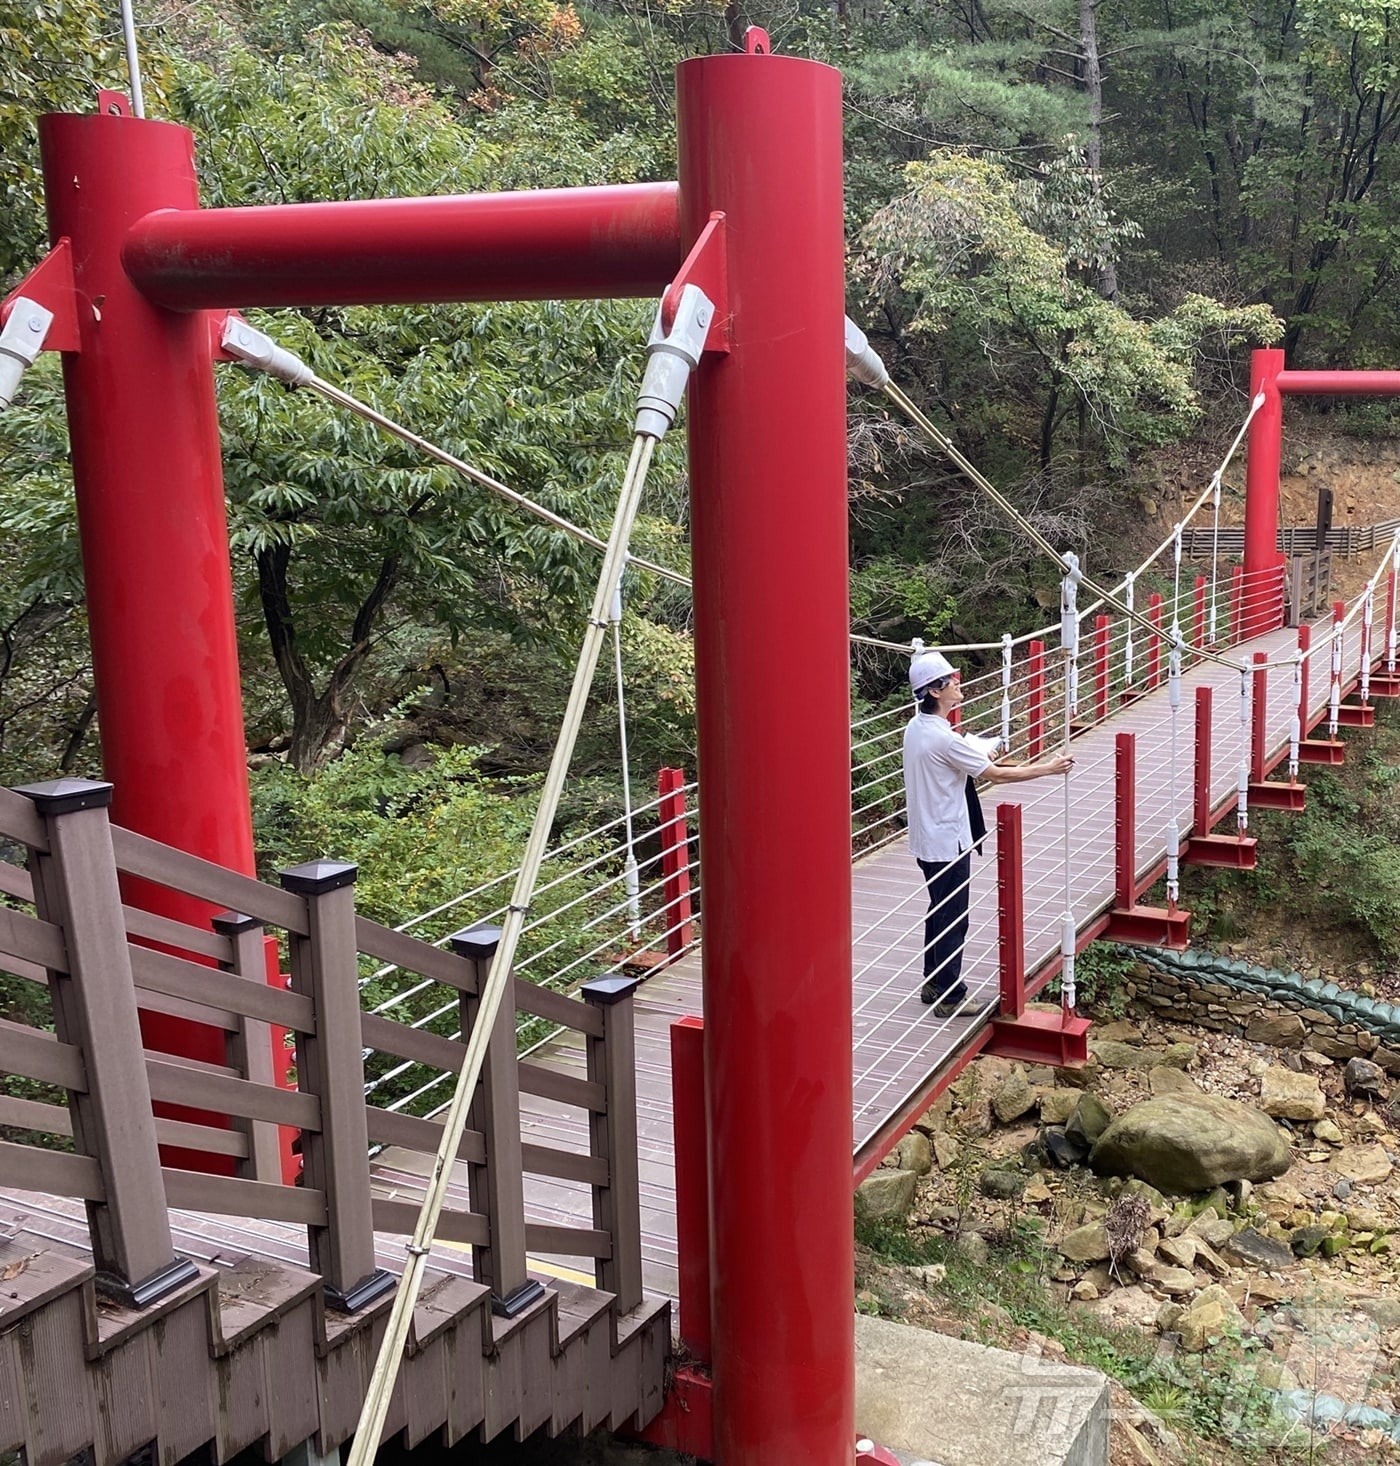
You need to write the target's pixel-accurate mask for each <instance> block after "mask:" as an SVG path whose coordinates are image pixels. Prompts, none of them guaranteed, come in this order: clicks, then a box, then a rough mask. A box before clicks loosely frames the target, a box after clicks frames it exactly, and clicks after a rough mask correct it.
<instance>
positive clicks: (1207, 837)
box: [1181, 685, 1256, 870]
mask: <svg viewBox="0 0 1400 1466" xmlns="http://www.w3.org/2000/svg"><path fill="white" fill-rule="evenodd" d="M1211 694H1212V689H1211V688H1210V686H1209V685H1207V686H1204V687H1198V688H1197V689H1196V777H1195V789H1194V804H1193V811H1194V812H1193V814H1192V820H1191V825H1192V828H1191V836H1190V838H1189V839H1188V840H1187V842H1186V849H1185V851H1184V852H1183V853H1182V856H1181V859H1182V861H1183V862H1184V863H1185V864H1186V865H1209V866H1218V867H1223V868H1224V869H1226V870H1253V869H1254V866H1255V845H1256V841H1255V839H1254V837H1253V836H1252V835H1212V834H1211V832H1210V827H1211V825H1212V824H1213V823H1214V816H1213V813H1212V810H1211V787H1210V774H1211V742H1212V733H1213V726H1212V720H1211V703H1212V696H1211Z"/></svg>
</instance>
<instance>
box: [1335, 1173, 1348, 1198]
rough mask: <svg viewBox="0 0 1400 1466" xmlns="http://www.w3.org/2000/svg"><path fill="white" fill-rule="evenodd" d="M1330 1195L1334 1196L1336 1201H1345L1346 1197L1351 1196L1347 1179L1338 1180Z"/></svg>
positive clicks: (1343, 1177)
mask: <svg viewBox="0 0 1400 1466" xmlns="http://www.w3.org/2000/svg"><path fill="white" fill-rule="evenodd" d="M1332 1195H1333V1196H1335V1197H1336V1199H1337V1200H1338V1201H1345V1200H1346V1199H1347V1197H1348V1196H1350V1195H1351V1182H1350V1181H1349V1180H1348V1179H1347V1177H1345V1176H1342V1177H1341V1178H1340V1179H1339V1180H1338V1182H1337V1184H1336V1185H1335V1186H1334V1187H1333V1188H1332Z"/></svg>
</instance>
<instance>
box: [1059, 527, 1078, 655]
mask: <svg viewBox="0 0 1400 1466" xmlns="http://www.w3.org/2000/svg"><path fill="white" fill-rule="evenodd" d="M1063 563H1064V567H1065V578H1064V579H1063V580H1062V581H1061V582H1060V646H1061V647H1062V648H1063V649H1064V650H1065V651H1067V652H1068V653H1069V654H1070V656H1072V657H1077V656H1078V655H1079V582H1080V579H1081V572H1080V569H1079V556H1078V555H1076V554H1075V553H1074V552H1073V551H1067V552H1066V553H1065V555H1064V559H1063Z"/></svg>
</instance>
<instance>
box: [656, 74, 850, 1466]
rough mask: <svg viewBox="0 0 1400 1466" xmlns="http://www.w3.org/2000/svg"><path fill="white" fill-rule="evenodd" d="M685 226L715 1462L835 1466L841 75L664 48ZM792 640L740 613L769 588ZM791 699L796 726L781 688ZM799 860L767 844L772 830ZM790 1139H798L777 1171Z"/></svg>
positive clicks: (844, 1070) (843, 1175) (845, 961)
mask: <svg viewBox="0 0 1400 1466" xmlns="http://www.w3.org/2000/svg"><path fill="white" fill-rule="evenodd" d="M677 129H678V139H679V155H680V197H681V207H682V218H681V224H682V235H683V237H684V238H686V239H694V238H696V237H697V236H698V234H699V233H700V231H701V229H702V228H703V226H704V225H705V223H706V222H707V221H708V219H709V217H710V215H711V213H712V212H715V211H723V212H724V213H725V215H726V217H727V218H728V219H729V220H730V221H731V227H730V232H729V241H728V250H727V261H726V263H727V270H728V283H729V299H730V302H731V304H732V306H733V310H734V320H733V328H732V349H731V351H730V353H729V354H728V355H727V356H726V357H725V358H724V360H723V361H722V362H719V363H706V364H702V366H701V369H700V370H699V371H698V372H697V373H696V374H695V376H694V378H693V379H692V382H691V387H690V410H689V414H688V421H689V441H690V469H691V541H692V548H693V557H694V576H695V615H696V634H695V646H696V668H695V675H696V687H697V703H698V712H697V718H696V723H697V731H698V735H699V763H700V766H701V767H702V768H703V769H704V770H705V778H704V780H703V782H702V784H701V788H700V808H701V824H702V826H703V827H704V829H706V830H708V831H711V832H712V838H709V839H706V840H705V841H704V842H703V846H702V850H701V862H702V886H703V889H704V893H705V942H704V948H703V951H704V988H705V1104H706V1111H707V1116H708V1122H709V1123H708V1138H709V1170H710V1210H711V1238H712V1243H711V1246H712V1256H713V1276H712V1282H713V1296H714V1313H713V1345H714V1407H715V1449H716V1452H717V1456H716V1459H718V1460H719V1461H722V1462H725V1463H727V1466H742V1463H757V1462H760V1461H765V1462H773V1463H789V1462H791V1463H796V1462H802V1463H803V1466H838V1463H839V1466H849V1462H850V1458H851V1450H852V1442H853V1441H854V1438H855V1334H854V1325H853V1320H852V1312H851V1298H852V1296H853V1291H852V1290H853V1287H854V1246H853V1238H852V1234H851V1155H852V1153H853V1150H854V1145H853V1137H852V1112H853V1111H852V1085H851V1029H852V1023H851V864H850V844H851V832H850V814H851V812H850V697H849V677H850V654H849V643H848V627H849V608H848V601H847V592H846V565H847V504H846V428H845V408H846V385H845V351H844V345H843V334H844V333H843V328H842V322H843V319H844V315H845V278H844V272H845V247H844V239H843V223H844V220H843V206H842V182H841V77H840V73H839V72H837V71H835V70H832V69H831V68H829V67H826V66H822V65H818V64H816V63H814V62H810V61H805V60H798V59H795V58H792V57H785V56H782V57H780V56H771V55H761V54H754V55H719V56H707V57H701V58H697V59H694V60H690V61H685V62H682V63H681V66H680V68H679V71H678V96H677ZM779 605H780V606H782V607H783V614H784V616H785V617H788V618H790V619H791V621H792V624H793V625H797V626H801V627H802V655H801V657H778V658H775V657H774V656H773V652H772V647H771V645H770V644H769V643H768V640H767V638H766V637H764V636H761V635H756V634H755V631H756V628H758V627H760V626H764V625H766V624H768V623H769V621H770V620H771V616H772V609H773V607H774V606H779ZM796 708H801V709H802V736H801V738H800V739H798V740H796V741H794V739H793V725H792V717H793V710H794V709H796ZM779 832H781V837H782V840H783V842H784V844H785V846H786V847H787V848H789V849H791V850H792V851H801V858H800V859H797V858H794V859H791V860H789V859H785V858H775V857H774V852H773V843H772V842H773V839H774V836H775V834H777V833H779ZM795 1135H800V1136H801V1137H802V1141H801V1146H800V1150H801V1154H800V1156H799V1157H797V1158H796V1159H795V1163H794V1164H792V1165H783V1166H779V1167H777V1168H775V1167H774V1165H773V1158H774V1157H775V1156H777V1155H780V1154H783V1153H785V1152H790V1149H791V1145H792V1139H793V1137H794V1136H795Z"/></svg>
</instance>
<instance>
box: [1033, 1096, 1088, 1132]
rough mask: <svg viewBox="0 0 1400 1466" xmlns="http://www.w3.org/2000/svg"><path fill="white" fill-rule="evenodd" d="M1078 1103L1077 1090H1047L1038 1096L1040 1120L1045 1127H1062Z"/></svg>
mask: <svg viewBox="0 0 1400 1466" xmlns="http://www.w3.org/2000/svg"><path fill="white" fill-rule="evenodd" d="M1078 1103H1079V1091H1078V1090H1077V1089H1047V1090H1043V1091H1042V1092H1041V1096H1040V1119H1041V1123H1042V1124H1045V1125H1063V1124H1064V1123H1065V1121H1066V1120H1068V1119H1069V1117H1070V1116H1071V1115H1072V1114H1073V1113H1074V1107H1075V1105H1077V1104H1078Z"/></svg>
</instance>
